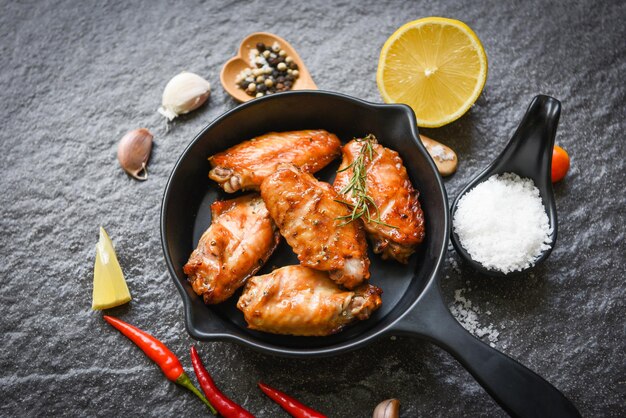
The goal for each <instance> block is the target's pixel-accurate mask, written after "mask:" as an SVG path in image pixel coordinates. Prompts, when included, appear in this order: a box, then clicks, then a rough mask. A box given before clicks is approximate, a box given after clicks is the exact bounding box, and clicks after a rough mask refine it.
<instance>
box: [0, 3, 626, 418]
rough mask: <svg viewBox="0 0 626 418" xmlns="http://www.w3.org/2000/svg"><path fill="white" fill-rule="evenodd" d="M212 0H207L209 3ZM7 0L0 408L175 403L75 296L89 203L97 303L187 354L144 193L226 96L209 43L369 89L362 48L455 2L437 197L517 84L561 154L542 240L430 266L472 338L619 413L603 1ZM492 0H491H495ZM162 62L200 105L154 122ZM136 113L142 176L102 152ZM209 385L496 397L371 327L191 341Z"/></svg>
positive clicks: (478, 402)
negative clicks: (259, 44)
mask: <svg viewBox="0 0 626 418" xmlns="http://www.w3.org/2000/svg"><path fill="white" fill-rule="evenodd" d="M220 3H221V4H220ZM328 3H329V4H323V2H318V1H307V2H303V3H302V4H301V3H300V2H293V1H292V2H287V1H275V2H267V1H262V2H261V1H255V2H235V1H232V2H198V1H189V2H174V1H170V2H158V3H157V2H152V1H145V2H143V3H140V2H133V4H132V5H131V4H130V2H125V1H110V2H96V1H93V2H53V1H50V2H11V1H2V4H1V9H0V10H2V12H1V13H0V39H1V42H0V68H1V69H2V70H1V71H0V103H2V114H3V122H2V129H1V130H0V138H1V139H0V167H1V176H0V185H1V190H2V193H1V194H0V234H1V237H2V238H1V240H0V257H1V258H0V260H1V262H0V272H1V273H2V286H1V287H0V301H1V302H0V303H1V308H2V313H1V315H0V330H1V332H2V337H1V339H0V341H1V351H2V355H1V356H0V399H2V401H1V402H0V415H2V416H13V415H17V416H23V415H28V416H50V415H66V416H121V415H132V416H148V415H152V416H178V415H184V416H195V415H200V414H205V413H206V410H205V408H204V407H203V405H202V404H201V403H200V402H199V401H198V400H197V399H196V398H195V397H193V395H191V394H189V393H186V392H185V391H184V390H183V389H180V388H178V387H177V386H176V385H174V384H172V383H169V382H167V381H166V380H165V379H164V377H163V376H162V375H161V372H160V371H159V370H158V368H156V367H155V366H154V365H153V364H152V363H151V362H150V361H149V360H148V359H147V358H145V357H144V356H143V355H142V354H141V353H140V352H139V351H138V350H137V349H136V348H135V347H134V346H133V345H132V344H130V343H129V342H128V341H127V340H125V339H124V337H122V336H121V335H119V334H118V333H117V332H114V331H113V330H112V329H111V328H110V327H109V326H108V325H107V324H106V323H105V322H104V321H103V320H102V319H101V313H100V312H92V311H91V310H90V303H91V289H92V284H91V283H92V268H93V262H94V256H95V255H94V244H95V243H96V240H97V231H98V226H99V225H104V226H105V227H106V228H107V230H108V232H109V233H110V235H111V236H112V237H113V240H114V242H115V246H116V248H117V251H118V254H119V259H120V262H121V265H122V267H123V269H124V271H125V273H126V276H127V278H128V284H129V286H130V289H131V291H132V294H133V297H134V299H133V301H132V303H131V304H130V305H129V306H127V307H124V308H119V309H116V310H113V311H112V313H113V314H116V315H119V316H120V317H121V318H123V319H124V320H127V321H129V322H131V323H134V324H136V325H138V326H140V327H141V328H144V329H146V330H149V331H151V332H152V333H153V334H154V335H156V336H158V337H159V338H160V339H162V340H163V341H164V342H165V343H166V344H167V345H169V346H170V347H171V348H172V349H173V351H174V352H176V353H178V354H179V355H180V356H181V357H182V359H183V364H184V365H185V367H186V368H187V369H190V366H191V365H190V361H189V359H188V356H187V352H188V349H189V346H190V345H191V344H192V343H193V341H192V340H191V339H190V338H189V336H188V335H187V333H186V332H185V329H184V326H183V312H182V303H181V301H180V298H179V296H178V294H177V292H176V289H175V288H174V286H173V284H172V282H171V280H170V278H169V276H168V273H167V272H166V267H165V263H164V261H163V256H162V251H161V244H160V238H159V208H160V201H161V196H162V193H163V188H164V186H165V181H166V179H167V176H168V174H169V172H170V170H171V169H172V167H173V164H174V162H175V161H176V159H177V158H178V156H179V155H180V153H181V151H182V150H183V148H184V147H185V146H186V144H187V143H188V142H189V141H190V140H191V139H192V138H193V136H194V135H195V134H196V133H197V132H198V131H199V130H200V129H201V128H202V127H203V126H204V125H206V124H207V123H208V122H210V121H211V120H213V119H214V118H215V117H217V116H218V115H220V114H221V113H223V112H224V111H226V110H228V109H231V108H233V107H234V106H236V103H235V102H234V101H233V100H231V99H230V98H229V97H228V96H227V95H226V94H225V92H224V91H223V90H222V88H221V86H220V85H219V78H218V76H219V71H220V68H221V65H222V64H223V63H224V62H225V61H226V60H227V59H228V58H229V57H230V56H231V55H232V54H234V52H235V51H236V48H237V46H238V43H239V41H240V40H241V39H242V38H243V37H244V36H245V35H247V34H248V33H250V32H252V31H260V30H265V31H270V32H275V33H277V34H279V35H281V36H283V37H285V38H287V39H288V40H290V41H291V42H292V43H293V45H295V46H296V47H297V49H298V51H299V52H300V55H301V56H302V57H303V59H304V60H305V61H306V63H307V66H308V67H309V69H310V70H311V72H312V73H313V76H314V79H315V80H316V82H317V84H318V86H319V87H320V88H322V89H327V90H333V91H339V92H343V93H347V94H350V95H353V96H356V97H360V98H363V99H367V100H371V101H375V102H378V101H380V97H379V94H378V91H377V88H376V83H375V70H376V65H377V60H378V53H379V51H380V48H381V46H382V44H383V42H384V41H385V39H386V38H387V37H388V36H389V35H390V34H391V33H392V32H393V31H394V30H395V29H396V28H397V27H399V26H400V25H401V24H403V23H405V22H406V21H408V20H412V19H417V18H419V17H423V16H429V15H442V16H449V17H454V18H459V19H461V20H464V21H465V22H467V23H468V24H469V25H470V26H471V27H472V28H473V29H474V30H475V31H476V33H477V34H478V36H479V37H480V38H481V40H482V42H483V44H484V46H485V49H486V51H487V55H488V57H489V78H488V81H487V84H486V87H485V90H484V92H483V94H482V96H481V98H480V99H479V100H478V102H477V104H476V105H475V106H474V107H473V109H472V110H471V111H470V112H469V113H468V114H467V115H466V116H464V117H463V118H462V119H460V120H459V121H457V122H455V123H453V124H451V125H449V126H447V127H444V128H440V129H436V130H428V131H427V132H426V133H427V134H430V135H431V136H432V137H434V138H436V139H439V140H441V141H443V142H445V143H447V144H449V145H450V146H451V147H453V148H454V149H456V150H457V151H458V153H459V156H460V166H459V170H458V172H457V174H456V175H455V176H453V177H452V178H450V179H447V180H446V181H445V183H446V187H447V189H448V193H449V196H450V198H453V197H454V196H455V193H456V191H457V190H459V189H460V187H461V186H462V185H463V184H464V183H465V182H466V181H467V180H468V179H470V178H471V177H472V176H473V175H474V174H475V173H476V172H477V171H478V170H480V169H481V168H482V167H483V166H485V165H486V164H487V163H488V162H489V161H490V160H491V159H492V158H493V157H494V156H495V155H497V153H498V152H499V151H500V150H501V149H502V148H503V146H504V144H505V142H506V140H507V138H508V137H509V136H510V135H511V133H512V131H513V130H514V128H515V126H516V124H517V122H518V121H519V120H520V118H521V116H522V114H523V112H524V110H525V108H526V106H527V105H528V103H529V102H530V100H531V99H532V97H533V96H534V95H535V94H538V93H544V94H550V95H553V96H555V97H557V98H558V99H560V100H561V101H562V102H563V113H562V117H561V124H560V127H559V131H558V137H557V143H559V144H561V145H563V146H564V147H565V148H566V149H567V150H568V151H569V152H570V155H571V156H572V169H571V171H570V173H569V176H568V178H567V179H566V181H564V182H563V183H561V184H558V185H557V186H556V188H555V191H556V197H557V200H558V210H559V216H560V231H559V241H558V244H557V246H556V248H555V250H554V252H553V253H552V256H551V257H550V259H549V260H548V261H547V262H546V263H545V264H544V265H542V266H541V267H539V268H537V269H536V270H535V271H534V273H533V274H532V275H527V276H524V277H520V278H516V279H508V280H496V279H489V278H486V277H482V276H480V275H477V274H475V273H473V272H472V271H470V270H469V269H467V268H466V267H464V266H463V265H462V264H460V263H459V260H458V258H457V256H456V255H455V254H454V252H453V251H451V252H450V255H449V262H448V263H447V266H446V270H445V272H444V279H443V291H444V295H445V298H446V300H447V301H448V302H449V303H452V302H453V299H454V293H455V291H457V290H460V289H465V290H464V291H462V294H463V295H465V297H467V298H468V299H469V300H471V301H472V303H473V308H474V307H478V309H474V311H475V312H476V313H477V319H478V321H479V322H480V323H481V325H482V326H483V327H489V325H491V328H490V329H489V330H488V331H489V332H488V334H487V335H485V336H484V338H487V337H488V336H492V337H493V336H494V335H495V332H499V335H498V337H497V341H495V343H494V345H495V346H496V347H497V348H498V349H500V350H501V351H503V352H505V353H507V354H509V355H510V356H512V357H514V358H516V359H518V360H519V361H520V362H522V363H523V364H525V365H527V366H529V367H530V368H532V369H534V370H536V371H538V372H539V373H540V374H542V375H543V376H545V378H546V379H547V380H549V381H550V382H552V383H553V384H554V385H556V386H557V387H558V388H560V389H561V390H562V391H563V392H564V393H565V394H566V395H567V396H568V397H569V398H570V399H571V400H572V401H573V402H574V403H575V404H576V405H577V406H578V407H579V408H580V411H581V412H582V413H583V415H585V416H620V415H621V416H624V414H626V410H625V408H626V397H625V396H626V395H625V393H626V365H625V364H626V362H625V359H624V352H625V351H626V346H625V345H626V343H625V341H626V335H625V326H624V318H626V309H625V307H624V301H625V300H626V290H625V289H626V285H625V284H624V279H625V275H624V272H623V271H624V267H625V263H624V256H625V246H624V226H623V223H624V186H623V180H624V160H623V156H624V151H625V150H624V145H623V144H624V138H623V128H624V122H623V118H624V105H625V104H626V100H625V93H626V90H625V88H624V75H625V70H626V42H625V41H624V39H626V31H625V29H624V28H625V26H624V20H625V19H626V8H625V7H624V5H625V3H624V2H619V1H609V2H595V1H592V0H589V1H584V2H562V3H551V4H550V5H548V4H543V2H537V3H535V4H533V3H532V2H500V1H492V2H462V1H453V0H449V1H443V2H441V3H442V4H433V2H404V3H399V2H394V3H391V2H390V3H389V4H384V3H383V2H380V1H367V2H354V4H351V3H350V2H347V1H342V2H332V3H334V4H332V5H331V4H330V3H331V2H328ZM503 3H506V4H503ZM181 70H190V71H194V72H197V73H199V74H201V75H203V76H205V77H206V78H207V79H208V80H210V82H211V83H212V84H213V94H212V96H211V99H210V102H209V104H208V106H205V107H203V108H202V109H201V110H199V111H197V112H195V113H194V114H192V115H190V116H188V117H184V118H181V119H180V120H179V121H177V122H176V123H174V124H173V125H172V126H171V129H170V130H169V132H167V131H166V129H165V128H166V125H165V123H164V121H163V119H162V118H161V117H160V116H159V115H158V114H157V113H156V108H157V107H158V105H159V103H160V97H161V92H162V89H163V87H164V85H165V83H166V82H167V81H168V79H169V78H170V77H172V76H173V75H175V74H176V73H178V72H179V71H181ZM141 126H145V127H148V128H150V129H151V130H152V131H153V133H154V134H155V137H156V140H155V147H154V150H153V153H152V160H151V162H150V179H149V180H148V181H147V182H145V183H139V182H136V181H133V180H132V179H130V178H129V177H127V176H126V175H125V174H124V173H123V172H122V171H121V170H120V168H119V166H118V164H117V161H116V157H115V152H116V143H117V141H118V139H119V138H120V137H121V136H122V135H123V134H124V133H125V132H126V131H128V130H130V129H133V128H137V127H141ZM198 346H199V349H200V352H201V354H202V357H203V358H204V359H206V361H207V363H208V365H209V368H210V370H211V371H212V372H213V375H214V377H215V379H216V381H217V382H218V383H219V385H220V386H221V387H222V388H223V390H224V391H225V392H226V393H228V394H230V395H232V397H233V398H234V399H235V400H236V401H238V402H240V403H242V404H243V405H245V407H246V408H248V409H249V410H251V411H253V412H255V413H257V414H258V415H259V416H285V414H284V413H283V412H282V411H281V410H280V409H279V408H278V407H277V406H276V405H275V404H273V403H272V402H270V401H269V400H268V399H266V398H264V397H263V396H262V395H261V393H260V392H259V391H258V390H257V389H256V388H255V385H256V382H257V381H258V380H259V379H263V380H265V381H267V382H269V383H273V384H274V385H276V386H279V387H280V388H282V389H284V390H285V391H287V392H289V393H291V394H293V395H295V396H297V397H299V398H301V399H302V400H303V401H304V402H305V403H308V404H310V405H313V406H316V407H317V408H318V409H320V410H322V411H324V412H327V413H328V414H329V415H331V416H338V417H357V416H358V417H366V416H369V415H370V414H371V411H372V410H373V408H374V406H375V405H376V404H377V403H378V402H379V401H381V400H383V399H385V398H388V397H397V398H399V399H400V401H401V403H402V413H403V416H407V417H413V416H424V417H428V416H449V417H458V416H503V415H504V413H503V411H502V410H501V409H500V408H499V407H498V406H497V405H496V404H495V403H494V402H493V401H492V400H491V399H490V398H489V397H488V396H487V395H486V394H485V393H484V392H483V390H482V389H481V388H480V387H479V386H478V385H477V384H476V383H475V382H474V381H473V380H472V378H471V377H470V376H469V374H468V373H467V372H465V371H464V370H463V369H462V368H461V367H460V366H459V365H458V364H457V363H456V362H455V361H454V360H452V358H451V357H450V356H449V355H448V354H446V353H445V352H443V351H442V350H440V349H438V348H436V347H434V346H432V345H430V344H429V343H427V342H424V341H419V340H415V339H409V338H397V339H392V340H385V341H378V342H376V343H374V344H372V345H371V346H369V347H367V348H365V349H362V350H360V351H358V352H355V353H350V354H346V355H341V356H339V357H336V358H329V359H315V360H307V361H303V360H290V359H279V358H272V357H267V356H265V355H261V354H257V353H255V352H254V351H252V350H250V349H247V348H243V347H239V346H236V345H233V344H229V343H211V344H198Z"/></svg>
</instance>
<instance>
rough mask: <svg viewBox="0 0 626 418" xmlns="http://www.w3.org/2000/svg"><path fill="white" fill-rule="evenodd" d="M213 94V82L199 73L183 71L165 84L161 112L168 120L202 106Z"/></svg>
mask: <svg viewBox="0 0 626 418" xmlns="http://www.w3.org/2000/svg"><path fill="white" fill-rule="evenodd" d="M209 94H211V84H210V83H209V82H208V81H206V80H205V79H204V78H202V77H200V76H199V75H197V74H194V73H189V72H186V71H184V72H182V73H180V74H178V75H176V76H174V78H172V79H171V80H170V81H169V83H167V85H166V86H165V90H163V101H162V103H161V107H160V108H159V113H160V114H162V115H163V116H165V117H166V118H167V119H168V120H173V119H174V118H176V117H177V116H179V115H182V114H185V113H189V112H191V111H192V110H195V109H197V108H198V107H200V106H202V104H203V103H204V102H206V100H207V99H208V98H209Z"/></svg>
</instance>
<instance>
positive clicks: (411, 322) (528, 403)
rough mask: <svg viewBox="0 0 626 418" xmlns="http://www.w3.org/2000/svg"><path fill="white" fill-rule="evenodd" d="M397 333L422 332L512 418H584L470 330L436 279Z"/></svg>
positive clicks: (536, 377)
mask: <svg viewBox="0 0 626 418" xmlns="http://www.w3.org/2000/svg"><path fill="white" fill-rule="evenodd" d="M394 331H395V332H397V333H399V334H405V335H416V334H417V335H419V336H420V337H422V338H426V339H428V340H429V341H431V342H433V343H434V344H436V345H438V346H440V347H441V348H443V349H444V350H446V351H447V352H449V353H450V354H452V356H454V358H456V359H457V361H459V363H461V364H462V365H463V367H465V369H467V371H469V372H470V373H471V374H472V376H474V378H475V379H476V381H478V383H480V385H481V386H482V387H483V388H484V389H485V390H486V391H487V393H489V395H491V397H492V398H493V399H494V400H495V401H496V402H497V403H498V404H499V405H500V406H501V407H502V408H503V409H504V410H505V411H506V412H508V413H509V414H510V415H511V416H514V417H552V418H556V417H580V416H581V415H580V413H579V412H578V410H577V409H576V407H575V406H574V405H573V404H572V403H571V402H570V401H569V400H568V399H567V398H566V397H565V396H564V395H563V394H562V393H561V392H559V391H558V390H557V389H556V388H555V387H554V386H552V385H551V384H550V383H548V382H547V381H546V380H544V379H543V378H542V377H540V376H539V375H537V374H536V373H534V372H533V371H531V370H530V369H528V368H526V367H524V366H522V365H521V364H520V363H518V362H517V361H515V360H513V359H512V358H510V357H508V356H506V355H504V354H502V353H500V352H499V351H497V350H495V349H493V348H491V347H490V346H489V345H487V344H485V343H483V342H482V341H480V340H479V339H477V338H475V337H474V336H473V335H472V334H470V333H469V332H467V331H466V330H465V329H464V328H463V327H462V326H461V325H460V324H459V323H458V322H457V321H456V319H454V317H453V316H452V314H450V312H449V311H448V308H447V307H446V306H445V305H444V302H443V299H442V297H441V293H440V290H439V286H438V285H437V283H436V281H434V282H431V283H430V286H429V288H428V289H426V290H425V292H424V294H423V295H422V298H420V300H419V303H417V305H415V307H414V309H413V310H412V311H411V312H409V313H408V314H407V315H406V316H405V317H403V318H402V320H401V321H400V323H399V325H398V326H396V327H394Z"/></svg>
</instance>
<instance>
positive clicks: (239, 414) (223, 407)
mask: <svg viewBox="0 0 626 418" xmlns="http://www.w3.org/2000/svg"><path fill="white" fill-rule="evenodd" d="M191 363H192V364H193V370H194V371H195V372H196V378H197V379H198V383H200V387H201V388H202V391H203V392H204V394H205V395H206V397H207V398H209V401H211V403H212V404H213V405H215V408H216V409H217V411H218V412H219V413H220V414H221V415H222V416H224V418H254V415H252V414H251V413H250V412H248V411H246V410H245V409H243V408H242V407H241V406H239V405H237V404H236V403H235V402H233V401H232V400H230V399H229V398H228V397H227V396H226V395H224V394H223V393H222V392H221V391H220V390H219V389H218V388H217V386H216V385H215V382H214V381H213V378H212V377H211V375H210V374H209V372H208V371H207V370H206V368H205V367H204V364H202V360H200V356H199V355H198V350H196V347H194V346H192V347H191Z"/></svg>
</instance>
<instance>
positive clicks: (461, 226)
mask: <svg viewBox="0 0 626 418" xmlns="http://www.w3.org/2000/svg"><path fill="white" fill-rule="evenodd" d="M453 223H454V232H455V233H456V234H457V236H458V237H459V241H460V242H461V245H462V246H463V248H464V249H465V250H466V251H467V252H468V253H469V255H470V256H471V257H472V260H474V261H477V262H479V263H480V264H482V265H483V266H484V267H485V268H487V269H489V270H498V271H501V272H503V273H505V274H506V273H510V272H513V271H517V270H523V269H525V268H527V267H531V266H533V265H534V264H535V260H536V259H537V258H538V257H539V256H540V255H541V254H542V253H543V252H544V251H545V250H547V249H549V248H550V246H551V245H552V240H551V238H550V235H551V234H552V228H551V227H550V221H549V219H548V215H546V210H545V207H544V206H543V203H542V201H541V196H540V194H539V189H537V187H536V186H535V184H534V183H533V181H532V180H531V179H527V178H521V177H520V176H518V175H517V174H514V173H505V174H502V175H494V176H491V177H489V178H488V179H487V180H485V181H483V182H482V183H480V184H479V185H478V186H476V187H474V188H473V189H471V190H470V191H469V192H467V193H466V194H465V195H464V196H463V197H462V198H461V200H459V203H458V205H457V209H456V212H455V214H454V220H453Z"/></svg>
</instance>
